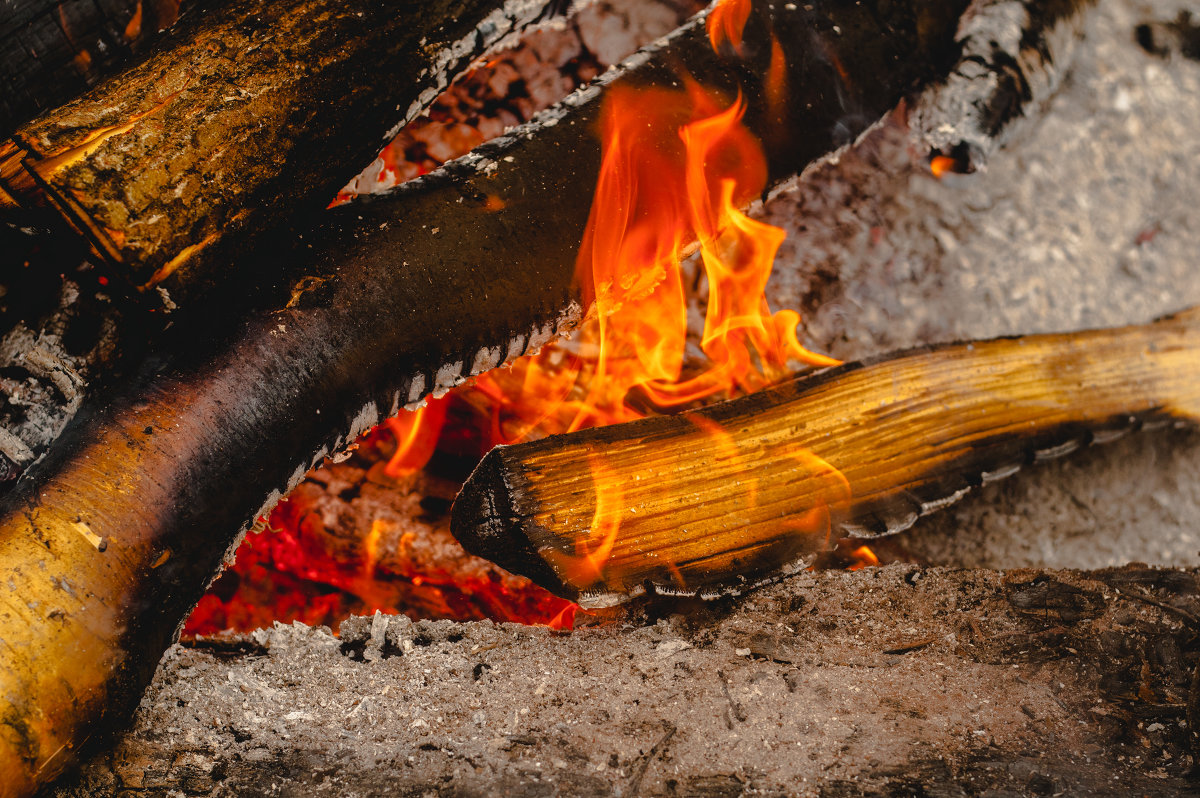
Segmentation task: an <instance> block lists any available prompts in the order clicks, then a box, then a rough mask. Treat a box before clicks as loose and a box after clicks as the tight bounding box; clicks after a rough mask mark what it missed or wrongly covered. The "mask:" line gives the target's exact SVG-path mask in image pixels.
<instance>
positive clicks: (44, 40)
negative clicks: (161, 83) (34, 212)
mask: <svg viewBox="0 0 1200 798" xmlns="http://www.w3.org/2000/svg"><path fill="white" fill-rule="evenodd" d="M184 5H185V4H184V3H183V0H144V1H143V0H99V1H97V0H62V1H59V0H12V2H8V3H5V5H4V21H3V28H2V29H0V136H7V135H9V134H10V133H12V131H13V129H14V128H15V127H16V126H17V125H19V124H21V123H23V122H25V121H26V120H28V119H29V118H30V117H32V116H34V115H35V114H37V113H38V112H40V111H44V110H46V109H48V108H54V107H55V106H57V105H60V104H62V103H65V102H67V101H68V100H70V99H72V98H74V97H75V96H77V95H79V94H80V93H81V92H83V91H84V90H86V89H87V88H88V87H90V86H92V85H94V84H95V83H96V82H97V81H98V80H100V79H101V78H102V77H104V76H105V75H108V74H110V73H111V72H113V71H114V70H116V69H119V68H120V67H122V66H124V65H126V64H127V63H128V62H129V61H130V60H131V59H133V58H135V57H136V56H138V55H141V54H143V53H144V52H145V51H146V49H147V47H148V46H149V44H150V43H151V42H153V41H155V40H156V39H157V38H158V35H159V34H160V33H162V32H163V31H165V30H167V29H168V28H170V27H171V26H172V25H174V24H175V21H176V20H177V19H178V18H179V15H180V13H181V11H184V10H186V9H184V8H183V6H184ZM207 5H208V6H210V7H212V6H213V5H215V3H214V2H209V3H207Z"/></svg>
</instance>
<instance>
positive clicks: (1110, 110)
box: [759, 2, 1200, 568]
mask: <svg viewBox="0 0 1200 798" xmlns="http://www.w3.org/2000/svg"><path fill="white" fill-rule="evenodd" d="M1184 5H1186V4H1183V3H1173V2H1161V3H1144V2H1106V3H1102V4H1101V7H1100V8H1099V10H1098V11H1097V12H1095V13H1094V14H1093V19H1092V20H1091V31H1090V35H1089V37H1088V38H1087V39H1086V40H1085V42H1084V44H1083V45H1082V46H1080V47H1079V48H1078V51H1077V52H1076V54H1075V60H1074V65H1073V67H1072V69H1071V71H1070V73H1069V75H1068V76H1067V78H1066V79H1065V81H1064V82H1063V85H1062V87H1061V89H1060V91H1059V92H1058V93H1057V95H1056V96H1055V97H1054V98H1053V100H1052V101H1051V102H1050V103H1049V104H1048V106H1047V107H1046V108H1045V110H1044V112H1043V114H1042V115H1041V116H1040V117H1037V118H1035V119H1034V120H1031V121H1030V122H1027V123H1025V124H1024V125H1022V126H1020V127H1019V129H1018V133H1017V136H1016V138H1015V139H1014V140H1012V141H1010V142H1009V144H1008V145H1007V146H1006V147H1005V148H1004V149H1002V150H1000V151H999V152H997V153H995V154H994V155H993V156H992V157H991V159H990V163H989V166H988V169H987V171H986V172H983V173H977V174H973V175H949V176H947V177H946V178H945V179H944V180H942V181H938V180H937V179H935V178H933V177H932V175H931V174H930V173H929V170H928V168H927V167H926V165H925V160H924V158H925V156H926V155H927V151H913V148H912V147H911V146H910V145H911V139H910V137H909V133H908V131H907V129H906V128H905V127H904V126H903V124H902V123H901V122H900V121H899V120H898V119H896V118H893V119H892V120H891V121H890V123H889V124H886V125H883V126H881V127H880V128H879V129H878V130H876V131H875V132H874V133H873V134H872V135H871V136H869V137H868V138H867V139H865V140H864V141H863V142H861V143H860V144H859V145H858V146H857V147H855V148H854V149H853V150H852V151H850V152H847V153H845V154H844V155H843V156H842V157H841V159H840V160H839V162H838V163H836V164H831V165H827V166H825V167H823V168H822V169H820V170H817V171H815V172H813V173H810V174H809V175H807V176H806V177H807V179H806V181H805V182H804V183H803V184H797V185H793V186H792V187H791V188H790V190H788V191H785V192H782V193H781V194H780V195H778V196H776V197H775V198H774V199H772V200H771V201H769V202H768V203H767V206H766V208H765V209H764V210H763V211H762V212H761V213H760V214H759V215H760V216H761V217H762V218H764V219H765V220H766V221H769V222H771V223H773V224H777V225H779V226H781V227H784V228H785V229H787V230H788V233H789V236H788V240H787V241H786V242H785V243H784V245H783V248H782V250H781V252H780V255H779V258H778V261H777V263H776V273H775V275H774V276H773V278H772V282H771V285H770V286H769V289H768V290H769V293H770V300H771V306H772V307H773V308H778V307H797V308H800V309H802V310H804V311H805V313H806V314H807V318H806V330H805V332H806V335H807V338H808V342H809V343H810V345H811V346H813V347H814V348H815V349H816V350H818V351H823V352H827V353H829V354H832V355H834V356H836V357H839V358H843V359H847V360H850V359H857V358H861V357H865V356H869V355H873V354H878V353H883V352H887V351H890V350H894V349H900V348H904V347H909V346H915V345H920V344H926V343H932V342H940V341H951V340H962V339H970V338H989V337H994V336H999V335H1016V334H1027V333H1036V332H1051V331H1067V330H1074V329H1080V328H1087V327H1099V326H1116V325H1122V324H1132V323H1141V322H1146V321H1149V320H1151V319H1153V318H1156V317H1158V316H1160V315H1164V314H1167V313H1170V312H1174V311H1177V310H1180V309H1182V308H1184V307H1187V306H1189V305H1192V304H1195V303H1198V302H1200V280H1197V279H1196V277H1195V268H1196V263H1195V261H1196V252H1197V251H1200V226H1197V225H1195V224H1192V221H1191V217H1192V215H1193V214H1194V209H1195V208H1197V207H1200V137H1197V136H1196V135H1195V131H1196V130H1198V129H1200V102H1198V101H1197V100H1196V98H1197V97H1200V63H1197V62H1195V61H1191V60H1187V59H1185V58H1180V57H1176V58H1172V59H1171V60H1164V59H1161V58H1158V57H1154V56H1151V55H1149V54H1147V53H1146V52H1144V51H1143V50H1142V49H1140V48H1139V47H1138V46H1137V45H1136V44H1135V42H1134V38H1133V31H1134V28H1135V26H1136V25H1138V24H1139V23H1142V22H1145V21H1146V20H1148V19H1149V20H1154V19H1174V18H1175V16H1176V14H1177V10H1178V8H1181V7H1183V6H1184ZM904 544H905V545H906V546H907V547H909V548H910V549H911V550H912V552H913V553H914V554H916V555H918V556H923V557H927V558H928V559H929V560H930V561H932V562H938V563H946V564H962V565H986V566H989V567H997V568H1005V567H1017V566H1023V565H1047V566H1058V567H1068V566H1069V567H1100V566H1104V565H1118V564H1122V563H1125V562H1129V561H1132V560H1140V561H1145V562H1151V563H1168V564H1191V563H1197V562H1200V437H1197V436H1195V435H1190V434H1187V433H1184V432H1180V431H1163V432H1156V433H1142V434H1139V435H1135V436H1132V437H1131V438H1129V439H1128V440H1125V441H1121V442H1119V443H1115V444H1111V445H1107V446H1103V447H1096V448H1093V449H1092V450H1091V451H1087V452H1077V453H1075V454H1072V455H1069V456H1067V458H1066V459H1064V460H1059V461H1056V462H1053V463H1050V464H1042V465H1037V466H1034V467H1031V468H1028V469H1025V470H1024V471H1022V472H1021V473H1020V474H1018V475H1017V476H1014V477H1012V478H1010V479H1008V480H1005V481H1003V482H1001V483H999V484H996V485H991V486H988V487H985V488H983V489H982V490H980V491H975V492H974V493H973V495H972V496H970V497H968V498H967V499H966V500H965V501H964V502H963V503H961V504H959V505H956V506H955V507H953V508H951V509H949V510H945V511H943V512H942V513H940V514H937V515H934V516H931V517H930V518H927V519H922V520H921V521H920V522H918V523H917V524H916V526H915V527H914V528H913V530H912V531H911V532H910V533H907V537H906V538H905V540H904Z"/></svg>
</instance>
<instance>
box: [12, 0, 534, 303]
mask: <svg viewBox="0 0 1200 798" xmlns="http://www.w3.org/2000/svg"><path fill="white" fill-rule="evenodd" d="M546 10H547V3H546V2H542V1H541V0H503V1H502V0H439V2H435V3H423V4H421V5H420V6H419V7H404V8H397V7H395V6H392V5H389V4H386V3H377V2H367V0H359V1H358V2H351V3H346V2H340V0H284V1H283V2H280V1H279V0H240V1H239V2H233V3H230V5H229V6H228V7H227V8H225V9H222V10H218V11H216V12H213V13H210V14H207V15H196V16H194V17H190V18H188V19H185V20H184V21H183V22H182V23H181V24H180V26H179V28H180V29H179V30H178V31H177V32H176V34H175V36H174V37H173V46H171V47H169V48H164V49H162V50H160V51H159V52H158V53H156V55H155V56H154V57H152V58H150V59H148V60H147V61H145V62H144V63H142V64H139V65H138V66H136V67H134V68H132V69H130V70H128V71H126V72H124V73H122V74H121V75H118V76H116V77H114V78H112V79H111V80H108V81H106V82H104V83H103V84H101V85H99V86H97V87H96V88H95V89H94V90H92V91H91V92H89V93H88V94H87V95H85V96H84V97H82V98H80V99H79V100H77V101H75V102H72V103H70V104H68V105H66V106H64V107H62V108H60V109H58V110H56V111H54V112H52V113H49V114H45V115H43V116H42V117H40V118H38V119H36V120H35V121H33V122H31V123H30V124H27V125H25V126H23V127H21V128H20V129H19V130H18V131H17V132H16V134H15V135H14V136H13V138H12V139H11V140H10V141H8V142H7V143H4V144H0V207H2V206H3V204H4V203H3V201H2V200H3V193H2V192H7V194H9V195H10V199H9V202H13V201H15V202H19V203H21V204H23V205H29V206H37V205H41V204H50V205H52V206H54V207H55V208H56V209H57V211H58V212H59V213H61V214H62V216H63V218H64V219H65V220H66V221H67V222H69V223H70V224H71V226H73V227H74V228H75V229H77V230H78V231H79V232H80V233H82V234H83V235H84V236H85V237H86V238H87V239H88V240H89V241H90V243H91V245H92V247H93V248H94V250H95V253H96V254H97V256H98V257H100V258H101V259H102V260H103V261H104V262H105V263H106V265H107V267H108V268H109V269H110V270H111V271H112V272H113V273H115V274H116V275H117V276H119V277H123V278H125V279H126V280H128V281H129V282H130V284H132V285H133V286H135V287H137V288H138V289H141V290H142V291H144V292H145V291H149V292H150V296H151V297H154V296H156V295H158V296H161V302H162V303H163V304H164V305H166V306H167V307H168V308H170V307H171V306H172V304H176V303H183V302H185V301H186V299H187V298H188V296H189V294H191V295H194V294H195V293H196V292H199V291H201V290H203V288H204V287H206V286H207V285H208V284H209V281H211V280H213V279H216V276H215V272H216V271H218V270H223V269H228V265H229V262H230V261H231V260H232V259H233V258H234V256H235V255H236V254H238V253H239V252H240V250H241V249H242V248H243V247H244V246H245V245H246V243H247V241H248V239H249V238H251V237H252V236H253V234H255V233H256V232H257V231H262V230H264V229H270V228H272V227H274V226H276V225H277V224H278V223H279V222H280V221H281V220H283V219H286V218H288V217H291V216H293V215H295V214H297V213H303V212H306V211H308V212H312V211H318V210H320V209H322V208H324V207H325V206H326V205H328V204H329V202H330V200H332V199H333V197H334V196H335V194H336V193H337V191H338V189H339V188H341V187H342V186H343V185H345V183H346V182H347V181H348V180H349V179H350V178H351V177H353V176H354V174H355V172H356V171H358V170H359V169H361V168H362V167H363V166H364V165H365V164H367V163H369V162H370V160H371V158H373V157H374V156H375V155H376V154H377V153H378V152H379V150H380V148H382V147H383V145H384V144H386V143H387V141H388V139H389V138H390V136H391V135H394V134H395V132H396V131H397V130H398V129H399V128H400V127H401V126H403V125H404V124H405V123H407V122H409V121H411V120H412V119H413V118H415V117H416V116H417V114H419V113H420V112H421V111H422V110H424V108H425V107H426V106H427V105H428V104H429V103H430V102H431V101H432V100H433V98H434V97H436V96H437V94H438V93H439V92H440V91H441V90H442V89H444V88H445V87H446V86H447V85H448V84H449V82H450V81H451V80H452V79H453V78H454V77H455V75H457V74H458V73H459V72H461V71H462V70H463V69H465V68H466V67H467V66H468V65H469V64H470V63H471V62H473V61H474V60H475V59H476V58H478V57H479V56H481V55H483V54H484V53H485V52H486V51H487V50H488V49H490V48H492V47H494V46H496V45H497V44H498V43H500V42H501V41H502V40H503V39H504V38H505V37H506V36H507V35H509V34H511V33H513V32H514V31H517V30H519V29H521V28H523V27H524V26H526V25H529V24H531V23H533V22H534V21H536V20H538V19H539V18H541V16H542V15H543V14H544V13H545V12H546ZM185 273H186V276H185ZM244 277H245V274H244V273H243V275H242V279H244ZM158 288H162V289H163V291H166V292H167V293H162V292H160V291H156V290H154V289H158Z"/></svg>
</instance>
